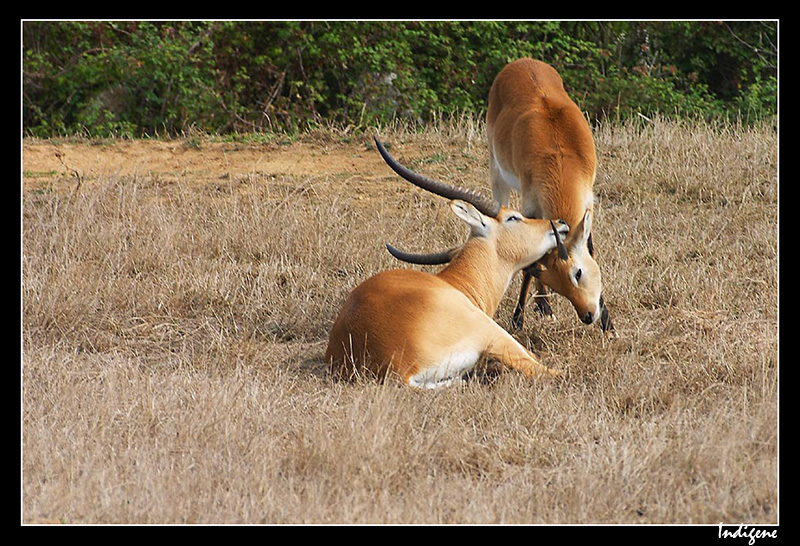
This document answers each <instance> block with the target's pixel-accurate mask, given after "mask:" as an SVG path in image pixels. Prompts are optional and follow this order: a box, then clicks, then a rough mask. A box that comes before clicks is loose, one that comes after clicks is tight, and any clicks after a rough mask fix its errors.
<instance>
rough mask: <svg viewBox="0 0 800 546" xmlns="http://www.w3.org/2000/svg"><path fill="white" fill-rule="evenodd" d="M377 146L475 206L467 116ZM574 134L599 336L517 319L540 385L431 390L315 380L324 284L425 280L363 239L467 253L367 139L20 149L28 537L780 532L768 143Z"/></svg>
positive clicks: (762, 130)
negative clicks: (584, 147)
mask: <svg viewBox="0 0 800 546" xmlns="http://www.w3.org/2000/svg"><path fill="white" fill-rule="evenodd" d="M380 134H381V136H382V138H383V139H384V140H385V141H386V142H388V143H389V144H390V145H391V148H390V150H391V151H392V153H393V154H394V155H395V157H397V158H398V159H399V160H401V161H403V162H405V163H406V164H408V165H409V166H410V167H412V168H414V169H415V170H417V171H419V172H422V173H424V174H427V175H429V176H432V177H436V178H440V179H442V180H446V181H448V182H457V183H460V184H462V185H464V186H467V187H470V188H478V189H481V190H482V191H486V192H487V194H488V167H487V156H488V155H487V150H486V144H485V140H484V136H483V125H482V123H481V122H478V121H474V120H471V119H468V118H464V119H462V120H461V121H460V122H457V123H452V124H441V125H438V126H431V127H429V128H427V129H425V130H424V131H416V132H415V131H411V130H408V129H407V128H405V127H401V126H394V127H388V128H382V129H380ZM595 134H596V143H597V148H598V159H599V170H598V177H597V182H596V185H595V190H596V195H597V207H596V209H595V210H596V214H597V215H596V219H595V222H594V242H595V247H596V249H597V252H598V261H599V263H600V265H601V268H602V269H603V274H604V284H605V290H604V292H605V300H606V302H607V304H608V306H609V308H610V311H611V313H612V318H613V320H614V324H615V326H616V328H617V331H618V333H619V335H620V338H619V339H618V340H615V341H607V340H604V339H603V336H602V335H601V333H600V329H599V327H598V326H593V327H588V326H584V325H583V324H582V323H580V322H579V321H578V319H577V316H576V315H575V312H574V311H573V309H572V307H571V305H569V303H568V302H567V301H566V300H564V299H559V298H554V299H553V300H552V302H553V307H554V311H555V313H556V317H555V319H544V318H542V317H539V316H536V315H535V314H534V312H533V310H534V307H535V306H534V305H533V304H532V303H530V304H529V307H528V317H529V318H528V322H527V324H526V328H525V330H524V331H522V332H519V333H518V334H516V335H517V338H518V339H519V340H520V341H522V342H523V343H525V344H527V345H528V346H529V347H531V348H532V350H534V351H535V352H537V353H538V354H539V355H540V356H541V359H542V361H543V362H544V363H545V364H546V365H548V366H551V367H553V368H556V369H559V370H561V371H562V372H563V374H564V377H563V379H559V380H548V381H529V380H527V379H525V378H523V377H521V376H519V375H517V374H513V373H509V374H505V375H502V376H500V377H499V378H498V379H496V380H494V381H493V382H488V383H487V382H468V383H464V384H463V385H461V386H456V387H451V388H445V389H440V390H432V391H428V390H425V391H419V390H413V389H411V388H408V387H405V386H402V385H399V384H397V383H394V382H388V383H385V384H378V383H373V382H368V381H361V382H356V383H345V382H338V381H335V380H333V379H331V378H329V377H328V376H327V375H326V373H325V368H324V363H323V354H324V351H325V346H326V342H327V334H328V330H329V328H330V327H331V325H332V323H333V320H334V319H335V317H336V315H337V312H338V306H339V305H340V304H341V302H342V301H343V300H344V298H345V296H346V295H347V293H348V291H349V290H350V289H351V288H353V287H354V286H355V285H356V284H357V283H359V282H360V281H362V280H364V279H366V278H367V277H369V276H371V275H373V274H375V273H377V272H379V271H382V270H384V269H388V268H396V267H418V268H419V269H424V268H423V267H419V266H407V265H404V264H400V263H399V262H396V261H395V260H394V259H393V258H392V257H391V256H390V255H389V254H388V253H387V252H386V250H385V248H384V246H383V245H384V243H385V242H391V243H393V244H396V245H397V246H398V247H400V248H403V249H408V250H417V251H426V250H434V249H441V248H443V247H445V246H452V245H455V244H457V243H458V242H459V241H462V240H464V239H465V237H466V236H467V231H466V228H465V227H464V226H463V224H462V223H461V222H459V221H458V220H457V219H455V217H454V216H453V215H452V213H451V212H450V210H449V208H448V207H447V204H446V202H445V200H443V199H441V198H438V197H435V196H432V195H428V194H424V193H423V192H421V191H420V190H418V189H416V188H414V187H412V186H411V185H410V184H408V183H406V182H404V181H402V180H400V179H399V178H398V177H397V176H396V175H394V174H393V173H392V172H391V171H390V169H389V168H388V167H386V166H385V165H384V164H383V162H382V160H381V159H380V157H379V155H378V153H377V151H376V150H375V149H374V147H373V145H372V143H371V134H362V133H356V132H352V131H346V130H338V129H321V130H318V131H315V132H313V133H309V134H306V135H304V136H301V137H299V138H297V139H294V140H291V141H289V140H285V139H283V140H282V139H281V138H279V137H274V138H263V139H252V140H247V139H244V138H242V139H239V140H237V141H224V142H223V141H219V140H215V139H211V138H205V137H199V138H192V137H187V138H186V139H183V140H170V141H113V142H112V141H92V142H88V141H79V140H64V141H35V140H27V139H26V140H24V141H23V143H22V160H23V178H22V197H21V214H22V222H21V227H22V294H21V322H22V324H21V326H22V333H21V345H22V357H21V360H22V362H21V393H22V423H21V442H22V459H21V469H22V479H21V508H22V509H21V512H22V522H23V523H46V522H55V523H69V524H81V523H103V524H106V523H133V524H147V523H154V524H155V523H157V524H165V523H166V524H181V523H207V524H218V523H268V524H275V523H277V524H282V523H293V524H304V523H307V524H350V523H353V524H381V523H393V524H406V523H428V524H492V523H503V524H528V523H552V524H584V523H593V524H653V523H656V524H709V525H718V524H719V523H720V522H725V523H730V524H739V523H742V522H744V523H777V521H778V334H777V332H778V229H777V228H778V182H777V156H778V151H777V134H776V131H775V128H774V127H772V126H764V127H758V128H755V129H752V128H745V127H739V126H730V127H714V126H706V125H702V124H688V123H678V122H671V121H666V120H655V122H654V123H647V122H645V121H641V123H627V124H610V125H603V126H600V127H597V128H596V130H595ZM79 176H80V187H78V184H77V181H78V177H79ZM518 289H519V279H515V280H514V281H513V282H512V284H511V286H510V287H509V291H508V293H507V295H506V298H505V300H504V302H503V303H502V304H501V309H500V311H499V313H498V316H497V317H496V320H497V321H498V322H499V323H500V324H501V325H503V326H506V327H508V326H509V325H510V320H511V311H512V310H513V302H514V299H515V297H516V294H517V292H518ZM432 327H433V326H432Z"/></svg>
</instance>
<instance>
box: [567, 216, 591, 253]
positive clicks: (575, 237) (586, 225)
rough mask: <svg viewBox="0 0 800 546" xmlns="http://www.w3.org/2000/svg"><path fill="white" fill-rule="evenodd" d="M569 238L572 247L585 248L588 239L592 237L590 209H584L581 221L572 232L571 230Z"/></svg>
mask: <svg viewBox="0 0 800 546" xmlns="http://www.w3.org/2000/svg"><path fill="white" fill-rule="evenodd" d="M571 235H572V236H571V237H570V239H572V241H573V244H574V245H581V246H586V244H587V241H588V240H589V237H590V236H591V235H592V209H586V212H585V213H584V214H583V220H581V221H580V223H579V224H578V225H577V227H576V228H575V230H574V231H572V230H571Z"/></svg>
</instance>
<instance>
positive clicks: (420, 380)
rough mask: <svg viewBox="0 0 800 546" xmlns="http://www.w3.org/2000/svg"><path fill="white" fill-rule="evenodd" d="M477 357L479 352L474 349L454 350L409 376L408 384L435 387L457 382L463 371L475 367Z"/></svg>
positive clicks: (426, 387)
mask: <svg viewBox="0 0 800 546" xmlns="http://www.w3.org/2000/svg"><path fill="white" fill-rule="evenodd" d="M479 358H480V353H478V351H476V350H475V349H462V350H459V351H454V352H452V353H450V354H449V355H448V356H447V357H446V358H445V359H444V360H443V361H442V362H440V363H439V364H438V365H436V366H430V367H428V368H426V369H424V370H422V371H421V372H419V373H417V374H415V375H413V376H411V377H410V378H409V380H408V384H409V385H411V386H412V387H420V388H425V389H435V388H438V387H446V386H449V385H452V384H454V383H458V382H460V381H461V378H462V377H463V376H464V374H465V373H467V372H468V371H470V370H471V369H472V368H474V367H475V364H477V363H478V359H479Z"/></svg>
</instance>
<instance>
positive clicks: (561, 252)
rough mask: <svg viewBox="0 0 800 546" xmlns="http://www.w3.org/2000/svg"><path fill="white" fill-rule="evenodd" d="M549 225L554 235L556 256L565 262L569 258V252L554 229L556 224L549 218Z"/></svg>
mask: <svg viewBox="0 0 800 546" xmlns="http://www.w3.org/2000/svg"><path fill="white" fill-rule="evenodd" d="M550 227H551V228H553V235H555V236H556V244H557V245H558V257H559V258H561V259H562V260H564V261H565V262H566V261H567V260H568V259H569V253H568V252H567V247H566V245H564V241H562V240H561V236H560V235H559V234H558V230H556V225H555V224H554V223H553V221H552V220H550Z"/></svg>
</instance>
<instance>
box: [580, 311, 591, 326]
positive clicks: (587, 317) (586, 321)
mask: <svg viewBox="0 0 800 546" xmlns="http://www.w3.org/2000/svg"><path fill="white" fill-rule="evenodd" d="M581 322H583V323H584V324H591V323H592V313H591V311H590V312H588V313H586V314H585V315H584V316H583V317H581Z"/></svg>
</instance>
